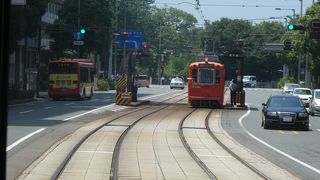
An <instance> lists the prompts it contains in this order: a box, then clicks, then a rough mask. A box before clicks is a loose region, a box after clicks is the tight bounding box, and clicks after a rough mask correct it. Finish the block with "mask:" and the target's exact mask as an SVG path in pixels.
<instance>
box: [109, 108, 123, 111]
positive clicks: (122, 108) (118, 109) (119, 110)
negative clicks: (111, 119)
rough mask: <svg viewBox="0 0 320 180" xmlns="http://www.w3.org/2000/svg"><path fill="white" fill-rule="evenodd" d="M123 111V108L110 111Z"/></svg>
mask: <svg viewBox="0 0 320 180" xmlns="http://www.w3.org/2000/svg"><path fill="white" fill-rule="evenodd" d="M123 109H125V108H118V109H114V110H112V111H113V112H118V111H121V110H123Z"/></svg>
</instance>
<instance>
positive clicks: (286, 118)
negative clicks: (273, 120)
mask: <svg viewBox="0 0 320 180" xmlns="http://www.w3.org/2000/svg"><path fill="white" fill-rule="evenodd" d="M283 122H292V117H290V116H285V117H283Z"/></svg>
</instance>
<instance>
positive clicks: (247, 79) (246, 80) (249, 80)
mask: <svg viewBox="0 0 320 180" xmlns="http://www.w3.org/2000/svg"><path fill="white" fill-rule="evenodd" d="M243 86H244V87H252V88H255V87H257V78H256V76H243Z"/></svg>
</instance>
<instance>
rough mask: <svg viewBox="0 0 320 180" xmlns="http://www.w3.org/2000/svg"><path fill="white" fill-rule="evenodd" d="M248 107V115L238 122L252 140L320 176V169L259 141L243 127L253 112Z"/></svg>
mask: <svg viewBox="0 0 320 180" xmlns="http://www.w3.org/2000/svg"><path fill="white" fill-rule="evenodd" d="M246 105H247V106H248V111H247V113H246V114H244V115H243V116H241V117H240V118H239V119H238V122H239V124H240V126H241V128H242V129H243V130H244V131H245V132H246V133H247V134H248V135H249V136H250V137H252V138H253V139H255V140H256V141H258V142H260V143H261V144H263V145H265V146H267V147H269V148H270V149H272V150H274V151H276V152H277V153H279V154H281V155H283V156H285V157H287V158H289V159H291V160H292V161H295V162H296V163H298V164H300V165H302V166H304V167H306V168H308V169H310V170H312V171H314V172H316V173H318V174H320V170H319V169H317V168H315V167H313V166H311V165H309V164H307V163H305V162H303V161H300V160H299V159H297V158H295V157H293V156H290V155H289V154H287V153H285V152H283V151H281V150H279V149H277V148H275V147H273V146H271V145H270V144H268V143H266V142H265V141H263V140H261V139H259V138H258V137H256V136H254V135H253V134H251V133H250V132H249V131H248V130H247V129H246V128H245V127H244V126H243V123H242V121H243V119H244V118H245V117H246V116H248V115H249V114H250V112H251V110H250V106H249V105H248V104H246Z"/></svg>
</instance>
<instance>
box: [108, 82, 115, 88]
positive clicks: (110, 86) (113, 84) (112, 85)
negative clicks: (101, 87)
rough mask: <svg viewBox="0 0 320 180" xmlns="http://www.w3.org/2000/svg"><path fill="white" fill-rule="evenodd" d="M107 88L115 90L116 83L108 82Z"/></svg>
mask: <svg viewBox="0 0 320 180" xmlns="http://www.w3.org/2000/svg"><path fill="white" fill-rule="evenodd" d="M109 88H110V90H115V89H116V81H109Z"/></svg>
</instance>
